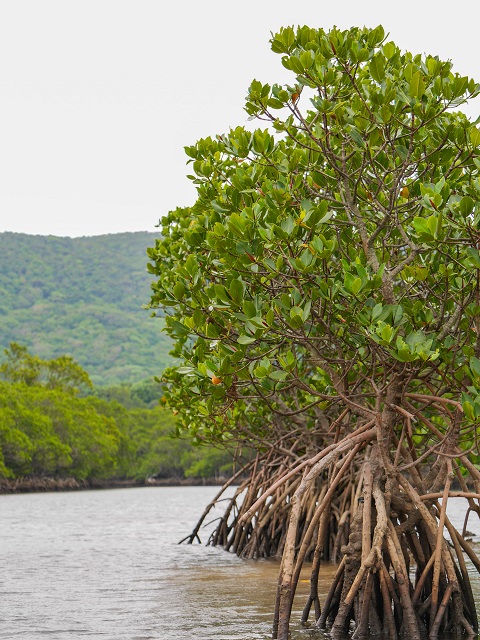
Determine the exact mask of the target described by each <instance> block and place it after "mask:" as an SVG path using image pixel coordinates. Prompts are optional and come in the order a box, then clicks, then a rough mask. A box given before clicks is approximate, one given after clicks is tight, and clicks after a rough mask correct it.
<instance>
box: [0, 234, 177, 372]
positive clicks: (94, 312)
mask: <svg viewBox="0 0 480 640" xmlns="http://www.w3.org/2000/svg"><path fill="white" fill-rule="evenodd" d="M155 237H156V234H154V233H147V232H138V233H120V234H114V235H104V236H94V237H82V238H60V237H55V236H31V235H26V234H20V233H0V348H1V349H2V350H3V348H5V347H7V346H8V345H9V343H10V342H18V343H21V344H23V345H26V346H27V347H28V348H29V350H30V351H31V352H32V353H36V354H37V355H39V356H40V357H42V358H54V357H58V356H60V355H63V354H67V355H70V356H72V357H73V358H74V359H75V360H76V361H77V362H79V364H80V365H81V366H82V367H84V368H85V369H86V370H87V371H88V373H89V374H90V377H91V379H92V381H93V382H94V384H96V385H111V384H115V383H119V382H135V381H138V380H141V379H142V378H145V377H147V376H152V375H155V374H159V373H160V372H161V371H162V369H163V367H164V366H165V365H166V363H167V362H168V361H169V356H168V351H169V349H170V345H169V342H168V338H167V337H166V335H165V334H164V333H162V332H161V328H162V326H163V320H162V319H152V318H151V317H150V313H149V312H148V311H146V310H144V309H142V305H144V304H146V303H147V302H148V301H149V292H150V282H151V280H152V276H151V275H149V274H148V273H147V272H146V263H147V257H146V255H145V251H146V249H147V247H149V246H152V245H153V244H154V240H155Z"/></svg>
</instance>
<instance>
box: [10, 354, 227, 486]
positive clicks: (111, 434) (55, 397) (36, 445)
mask: <svg viewBox="0 0 480 640" xmlns="http://www.w3.org/2000/svg"><path fill="white" fill-rule="evenodd" d="M161 392H162V388H161V386H160V384H158V383H157V382H155V381H154V380H148V379H146V380H145V381H143V382H142V383H136V384H134V385H118V386H115V387H94V386H93V384H92V382H91V380H90V378H89V376H88V374H87V372H86V371H85V370H84V369H82V368H81V367H80V366H79V365H78V364H77V363H76V362H75V361H74V360H73V359H72V358H71V357H70V356H61V357H59V358H55V359H53V360H43V359H42V358H39V357H38V356H36V355H32V354H30V353H29V352H28V350H27V349H26V347H24V346H22V345H19V344H17V343H11V345H10V347H9V348H8V349H5V359H4V361H3V363H0V493H11V492H18V491H58V490H78V489H85V488H87V489H88V488H107V487H117V486H123V487H126V486H151V485H175V484H180V485H182V484H186V485H189V484H206V483H209V482H217V483H220V484H221V483H222V480H218V481H215V478H220V479H222V478H224V477H230V476H231V475H232V473H233V468H234V460H233V455H232V454H231V453H228V452H227V451H225V450H223V449H220V448H218V447H217V448H215V447H213V446H211V445H210V446H200V445H202V441H201V440H199V439H197V441H196V443H194V444H196V445H198V446H194V444H192V442H191V440H190V441H189V440H187V439H185V438H184V439H182V438H175V437H172V436H173V435H174V434H175V431H176V426H177V425H176V421H175V417H174V415H173V413H172V411H171V410H170V409H168V408H166V407H164V406H162V403H160V404H159V402H158V396H159V395H160V394H161ZM212 479H213V480H212Z"/></svg>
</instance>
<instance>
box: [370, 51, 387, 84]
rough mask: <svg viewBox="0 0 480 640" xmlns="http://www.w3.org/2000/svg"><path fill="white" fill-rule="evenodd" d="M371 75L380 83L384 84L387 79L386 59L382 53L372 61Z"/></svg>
mask: <svg viewBox="0 0 480 640" xmlns="http://www.w3.org/2000/svg"><path fill="white" fill-rule="evenodd" d="M370 74H371V76H372V78H373V79H374V80H375V81H376V82H378V83H382V82H383V80H384V79H385V58H384V57H383V55H382V54H381V53H377V55H375V56H373V58H372V59H371V60H370Z"/></svg>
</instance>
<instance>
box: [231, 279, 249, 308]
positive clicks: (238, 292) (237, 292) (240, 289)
mask: <svg viewBox="0 0 480 640" xmlns="http://www.w3.org/2000/svg"><path fill="white" fill-rule="evenodd" d="M229 293H230V295H231V296H232V299H233V300H234V301H235V302H236V303H237V304H241V303H242V301H243V296H244V294H245V285H244V284H243V282H242V280H238V279H235V280H232V282H231V283H230V287H229Z"/></svg>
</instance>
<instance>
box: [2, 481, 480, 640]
mask: <svg viewBox="0 0 480 640" xmlns="http://www.w3.org/2000/svg"><path fill="white" fill-rule="evenodd" d="M217 491H218V488H217V487H149V488H138V489H115V490H105V491H82V492H75V493H44V494H21V495H3V496H0V638H2V640H15V639H20V638H21V639H22V640H40V639H42V640H45V639H49V638H50V639H52V640H54V639H55V640H75V639H76V638H81V639H86V638H88V639H92V640H93V639H99V640H215V639H218V640H257V639H261V640H264V639H265V638H268V637H269V632H270V628H271V619H272V611H273V604H274V599H275V588H276V579H277V576H278V564H277V563H275V562H271V561H245V560H240V559H238V558H237V557H236V556H234V555H232V554H229V553H226V552H224V551H222V550H221V549H215V548H212V547H206V546H203V545H198V544H196V545H178V544H177V542H178V540H179V538H181V537H183V536H184V535H187V534H189V533H190V532H191V530H192V528H193V526H194V525H195V523H196V520H197V519H198V517H199V516H200V515H201V512H202V511H203V508H204V507H205V506H206V505H207V504H208V502H209V501H210V500H211V499H212V498H213V496H214V495H215V493H216V492H217ZM451 502H454V503H455V506H454V509H453V512H452V514H451V516H452V519H453V520H455V521H457V522H458V524H459V526H460V529H461V524H460V523H461V517H462V512H463V507H462V502H461V501H451ZM218 513H219V511H217V515H218ZM212 517H215V513H214V514H213V516H212ZM469 530H470V531H473V532H475V533H476V534H480V526H479V524H478V521H477V522H475V521H474V520H473V518H471V523H470V524H469ZM201 537H202V538H203V537H204V536H203V535H202V534H201ZM205 537H207V536H206V535H205ZM202 541H203V540H202ZM333 571H334V568H333V567H331V566H328V565H326V566H324V567H322V571H321V581H320V590H321V591H322V592H323V594H325V593H326V590H327V589H328V586H329V579H331V577H332V573H333ZM305 578H306V576H305ZM307 590H308V583H307V580H306V579H305V580H304V581H301V582H300V589H299V594H298V597H297V599H296V605H295V608H297V609H299V610H300V609H301V607H302V606H303V604H304V601H305V597H304V594H305V593H306V592H307ZM476 591H477V594H478V599H479V601H480V584H479V583H478V581H477V582H476ZM295 617H296V618H298V616H295ZM311 637H315V638H318V637H319V635H318V634H316V635H315V634H314V633H313V632H310V631H308V630H305V629H302V628H301V627H300V626H297V627H295V624H294V625H293V638H295V639H299V640H300V639H304V640H307V638H308V639H309V638H311Z"/></svg>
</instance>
